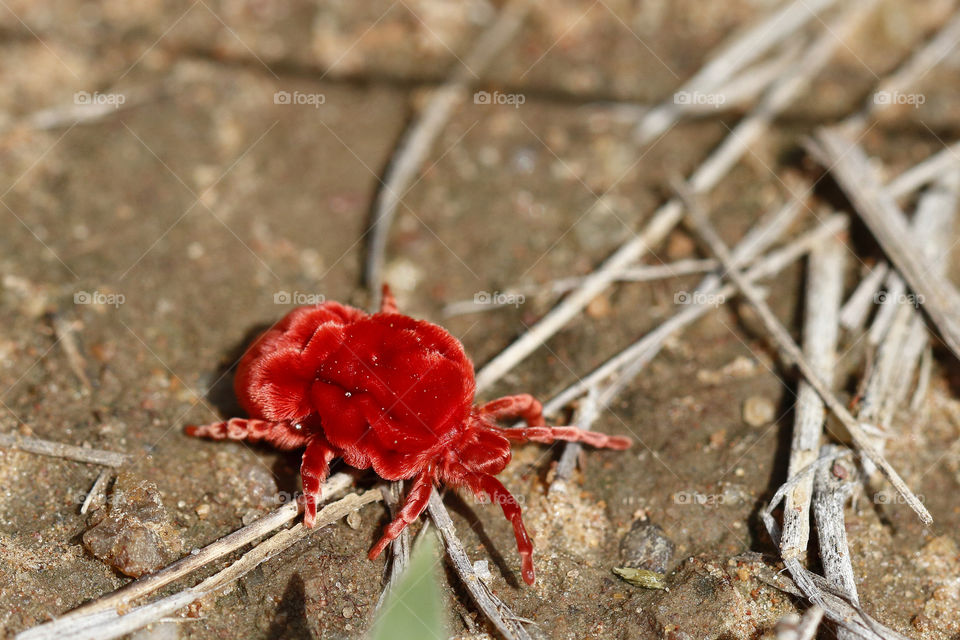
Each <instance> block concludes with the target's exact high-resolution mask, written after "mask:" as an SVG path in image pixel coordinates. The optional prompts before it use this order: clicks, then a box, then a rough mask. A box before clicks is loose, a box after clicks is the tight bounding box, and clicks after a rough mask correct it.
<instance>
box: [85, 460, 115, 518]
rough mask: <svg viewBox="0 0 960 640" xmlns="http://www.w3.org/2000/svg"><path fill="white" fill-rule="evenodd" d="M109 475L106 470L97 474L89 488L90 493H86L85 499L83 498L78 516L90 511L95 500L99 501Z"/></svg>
mask: <svg viewBox="0 0 960 640" xmlns="http://www.w3.org/2000/svg"><path fill="white" fill-rule="evenodd" d="M110 478H111V474H110V472H109V471H107V470H106V469H103V470H101V471H100V473H99V474H97V479H96V480H94V482H93V486H92V487H90V491H88V492H87V497H86V498H84V500H83V504H82V505H80V514H81V515H83V514H85V513H86V512H87V511H89V510H90V505H91V504H93V502H94V501H95V500H99V499H100V496H101V495H103V490H104V488H105V487H106V486H107V482H109V481H110Z"/></svg>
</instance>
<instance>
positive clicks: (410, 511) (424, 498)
mask: <svg viewBox="0 0 960 640" xmlns="http://www.w3.org/2000/svg"><path fill="white" fill-rule="evenodd" d="M431 491H433V478H432V477H431V476H430V474H429V473H427V472H425V471H422V472H420V474H419V475H418V476H417V477H416V479H415V480H414V481H413V485H411V487H410V491H408V492H407V499H406V501H405V502H404V503H403V507H401V508H400V512H399V513H397V517H396V518H394V519H393V521H392V522H391V523H390V524H388V525H387V526H386V528H384V530H383V536H382V537H381V538H380V540H378V541H377V544H375V545H373V548H371V549H370V553H369V554H368V557H369V558H370V559H371V560H374V559H375V558H376V557H377V556H379V555H380V553H381V552H382V551H383V550H384V549H386V547H387V545H388V544H390V543H391V542H393V540H394V539H395V538H396V537H397V536H399V535H400V532H401V531H403V530H404V529H406V528H407V525H409V524H410V523H411V522H414V521H415V520H416V519H417V518H419V517H420V514H421V513H423V510H424V509H426V508H427V502H429V501H430V492H431Z"/></svg>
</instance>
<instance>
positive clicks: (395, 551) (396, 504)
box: [374, 480, 412, 612]
mask: <svg viewBox="0 0 960 640" xmlns="http://www.w3.org/2000/svg"><path fill="white" fill-rule="evenodd" d="M403 485H404V482H403V480H399V481H397V482H391V483H390V485H389V486H388V487H383V488H381V491H382V492H383V493H384V496H383V497H384V500H385V501H386V502H387V507H388V508H389V512H390V517H391V518H396V517H397V514H398V513H399V512H400V509H401V507H403ZM411 548H412V544H411V542H410V529H409V527H404V529H403V531H401V532H400V535H398V536H397V537H396V538H395V539H394V541H393V542H391V543H390V562H389V566H388V569H387V571H388V574H387V581H386V584H384V586H383V590H381V591H380V597H379V598H377V604H376V606H375V607H374V612H376V611H377V610H379V609H380V607H381V606H382V605H383V603H384V602H386V599H387V594H388V593H389V592H390V590H391V589H393V587H395V586H396V584H397V582H399V581H400V576H401V575H403V572H404V571H405V570H406V568H407V565H408V564H409V563H410V549H411Z"/></svg>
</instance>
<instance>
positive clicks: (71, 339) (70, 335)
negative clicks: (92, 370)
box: [52, 314, 93, 392]
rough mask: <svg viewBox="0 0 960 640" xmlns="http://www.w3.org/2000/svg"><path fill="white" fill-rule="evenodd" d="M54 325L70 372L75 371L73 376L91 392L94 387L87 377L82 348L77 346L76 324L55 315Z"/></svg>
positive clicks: (58, 342)
mask: <svg viewBox="0 0 960 640" xmlns="http://www.w3.org/2000/svg"><path fill="white" fill-rule="evenodd" d="M52 324H53V332H54V334H55V336H56V338H57V344H59V345H60V347H61V348H62V349H63V352H64V354H66V356H67V364H68V365H69V366H70V370H71V371H73V375H75V376H76V377H77V379H78V380H79V381H80V384H82V385H83V388H84V389H86V390H87V391H88V392H89V391H91V390H92V389H93V385H92V384H90V378H89V377H88V376H87V370H86V369H87V365H86V362H85V361H84V359H83V355H82V354H81V353H80V347H79V346H77V337H76V333H77V332H76V322H68V321H67V320H66V319H65V318H64V317H63V316H61V315H58V314H54V316H53V321H52Z"/></svg>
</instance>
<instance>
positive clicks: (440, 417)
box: [187, 287, 630, 584]
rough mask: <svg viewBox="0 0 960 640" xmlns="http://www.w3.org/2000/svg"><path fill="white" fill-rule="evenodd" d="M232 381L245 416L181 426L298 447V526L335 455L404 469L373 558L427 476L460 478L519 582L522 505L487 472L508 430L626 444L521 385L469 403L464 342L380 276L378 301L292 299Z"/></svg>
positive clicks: (505, 451) (506, 448)
mask: <svg viewBox="0 0 960 640" xmlns="http://www.w3.org/2000/svg"><path fill="white" fill-rule="evenodd" d="M234 388H235V390H236V393H237V398H238V400H239V401H240V405H241V406H242V407H243V409H244V410H245V411H246V412H247V414H248V415H249V416H250V418H249V419H241V418H233V419H231V420H228V421H226V422H218V423H213V424H208V425H205V426H201V427H187V433H188V434H189V435H196V436H205V437H209V438H215V439H225V438H229V439H236V440H248V441H251V442H257V441H264V442H266V443H268V444H271V445H273V446H274V447H277V448H279V449H298V448H300V447H306V450H305V451H304V454H303V462H302V465H301V468H300V474H301V477H302V479H303V490H304V495H305V505H304V524H305V525H306V526H307V527H311V526H313V523H314V520H315V518H316V513H317V500H318V498H319V497H320V486H321V485H322V484H323V481H324V480H325V479H326V478H327V476H328V475H329V470H330V461H331V460H332V459H333V458H337V457H342V458H343V459H344V461H345V462H346V463H347V464H349V465H350V466H352V467H356V468H358V469H366V468H373V470H374V471H375V472H376V473H377V475H379V476H380V477H382V478H384V479H386V480H401V479H409V478H413V479H414V481H413V484H412V485H411V487H410V490H409V492H408V495H407V499H406V502H405V503H404V506H403V508H402V509H401V510H400V512H399V514H398V515H397V518H396V519H395V520H394V521H393V522H391V523H390V524H389V525H387V527H386V530H385V532H384V535H383V537H382V538H381V539H380V541H379V542H377V544H376V545H374V547H373V548H372V549H371V550H370V557H371V559H372V558H375V557H376V556H377V555H379V554H380V552H381V551H382V550H383V549H384V548H385V547H386V546H387V545H388V544H389V543H390V541H392V540H393V539H394V538H396V537H397V536H398V535H399V534H400V532H401V531H402V530H403V529H404V528H405V527H406V526H407V525H408V524H409V523H411V522H413V521H414V520H416V518H417V517H419V515H420V514H421V513H422V512H423V510H424V508H426V505H427V501H428V500H429V497H430V491H431V490H432V488H433V484H434V483H435V482H443V483H445V484H448V485H452V486H467V487H469V488H471V489H472V490H473V491H474V492H475V493H476V494H478V495H481V494H486V495H487V496H489V497H490V499H491V500H492V501H493V502H496V503H498V504H499V505H500V506H501V507H502V508H503V512H504V515H505V516H506V517H507V518H508V519H509V520H510V521H511V522H512V524H513V528H514V533H515V534H516V538H517V546H518V548H519V550H520V555H521V559H522V565H523V566H522V573H523V578H524V580H525V581H526V582H527V583H528V584H532V583H533V580H534V574H533V561H532V551H533V545H532V543H531V542H530V538H529V537H528V536H527V532H526V529H525V528H524V526H523V521H522V519H521V514H520V506H519V505H518V504H517V501H516V500H515V499H514V497H513V496H512V495H511V494H510V493H509V492H508V491H507V490H506V488H504V486H503V485H502V484H501V483H500V481H499V480H497V479H496V478H495V477H494V476H495V475H496V474H498V473H500V471H502V470H503V469H504V467H506V465H507V463H508V462H509V461H510V441H511V440H515V441H524V440H533V441H537V442H552V441H554V440H571V441H581V442H586V443H588V444H592V445H594V446H598V447H608V448H614V449H624V448H626V447H628V446H630V440H629V439H627V438H623V437H609V436H605V435H603V434H599V433H594V432H590V431H582V430H580V429H577V428H575V427H547V426H545V425H544V421H543V416H542V413H541V406H540V403H539V402H537V401H536V400H535V399H534V398H533V397H532V396H529V395H517V396H507V397H504V398H500V399H498V400H494V401H492V402H489V403H487V404H485V405H482V406H479V407H477V406H474V404H473V396H474V388H475V384H474V374H473V364H472V363H471V362H470V359H469V358H468V357H467V355H466V353H464V351H463V346H462V345H461V344H460V342H459V341H458V340H457V339H456V338H454V337H453V336H452V335H450V333H448V332H447V331H446V330H444V329H443V328H441V327H439V326H437V325H435V324H431V323H429V322H425V321H422V320H415V319H413V318H410V317H408V316H405V315H402V314H400V313H398V312H397V310H396V304H395V302H394V300H393V297H392V296H391V295H390V292H389V289H387V288H386V287H385V288H384V303H383V307H382V309H381V311H380V312H379V313H374V314H368V313H366V312H364V311H362V310H360V309H355V308H353V307H348V306H345V305H341V304H339V303H336V302H325V303H323V304H319V305H316V306H312V307H300V308H298V309H294V310H293V311H291V312H290V313H289V314H287V316H286V317H284V318H283V319H282V320H281V321H280V322H279V323H277V324H276V325H275V326H274V327H273V328H271V329H270V330H269V331H267V332H266V333H264V334H263V335H262V336H260V338H258V339H257V341H256V342H255V343H254V344H253V345H252V346H251V347H250V349H249V350H248V351H247V352H246V354H244V356H243V358H242V359H241V360H240V364H239V367H238V369H237V375H236V379H235V382H234ZM508 417H515V418H523V419H524V420H526V422H527V425H528V427H527V428H525V429H502V428H500V427H499V426H498V425H497V424H496V420H497V419H502V418H508Z"/></svg>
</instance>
